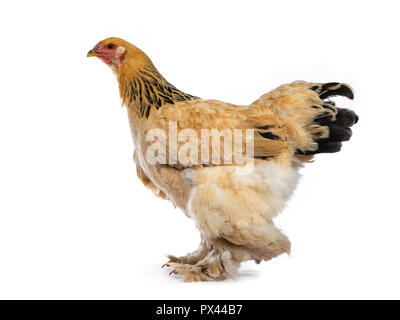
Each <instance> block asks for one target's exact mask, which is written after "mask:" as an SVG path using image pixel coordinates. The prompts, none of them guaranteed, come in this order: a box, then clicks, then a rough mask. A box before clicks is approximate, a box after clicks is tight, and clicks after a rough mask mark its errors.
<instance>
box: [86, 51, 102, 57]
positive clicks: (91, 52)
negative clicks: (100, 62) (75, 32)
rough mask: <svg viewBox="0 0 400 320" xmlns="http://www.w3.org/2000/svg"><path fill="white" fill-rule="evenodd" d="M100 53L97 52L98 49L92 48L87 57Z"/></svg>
mask: <svg viewBox="0 0 400 320" xmlns="http://www.w3.org/2000/svg"><path fill="white" fill-rule="evenodd" d="M98 55H99V54H98V53H97V52H96V50H94V49H92V50H90V51H89V52H88V54H87V57H97V56H98Z"/></svg>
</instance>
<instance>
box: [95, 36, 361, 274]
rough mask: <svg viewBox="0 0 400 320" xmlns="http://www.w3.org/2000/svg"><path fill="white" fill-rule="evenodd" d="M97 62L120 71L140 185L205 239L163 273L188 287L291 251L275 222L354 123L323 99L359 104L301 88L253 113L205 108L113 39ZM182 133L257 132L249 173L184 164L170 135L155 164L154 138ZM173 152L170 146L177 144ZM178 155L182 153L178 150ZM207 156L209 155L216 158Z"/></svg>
mask: <svg viewBox="0 0 400 320" xmlns="http://www.w3.org/2000/svg"><path fill="white" fill-rule="evenodd" d="M92 55H95V56H98V57H99V58H101V59H102V60H103V61H104V62H105V63H106V64H108V65H109V66H110V67H111V68H112V69H113V71H114V72H115V74H116V76H117V79H118V82H119V88H120V95H121V98H122V101H123V104H124V105H126V106H127V108H128V115H129V122H130V127H131V131H132V137H133V141H134V145H135V152H134V160H135V163H136V167H137V173H138V177H139V178H140V179H141V181H142V182H143V183H144V185H145V186H147V187H148V188H149V189H151V190H152V191H153V192H154V194H155V195H157V196H159V197H162V198H164V199H167V200H170V201H171V202H172V203H173V204H174V205H175V206H177V207H179V208H180V209H182V211H183V212H184V213H185V214H186V215H187V216H188V217H190V218H192V219H193V220H194V221H195V223H196V226H197V227H198V229H199V230H200V233H201V239H202V240H201V244H200V247H199V248H198V249H197V250H196V251H194V252H193V253H191V254H188V255H187V256H183V257H175V256H169V262H167V264H166V266H168V267H170V268H171V269H172V271H171V272H172V273H177V274H180V275H182V276H183V279H184V280H185V281H209V280H221V279H224V278H228V277H235V275H236V273H237V270H238V268H239V265H240V263H241V262H242V261H246V260H255V261H256V262H257V263H259V262H261V261H265V260H269V259H271V258H273V257H276V256H278V255H280V254H282V253H289V251H290V242H289V240H288V238H287V237H286V236H285V235H284V234H283V233H282V232H281V231H280V230H278V229H277V228H276V227H275V226H274V223H273V220H272V219H273V217H274V216H276V215H277V213H279V211H281V210H282V209H283V208H284V206H285V203H286V202H287V200H288V198H289V197H290V195H291V194H292V192H293V190H294V189H295V187H296V185H297V182H298V179H299V175H298V169H299V167H300V166H301V165H302V164H303V163H305V162H309V161H310V160H311V158H312V157H313V155H314V154H316V153H320V152H337V151H339V150H340V147H341V141H346V140H348V139H349V138H350V136H351V130H350V129H349V127H350V126H352V125H353V124H354V123H356V122H357V120H358V117H357V116H356V115H355V114H354V112H352V111H350V110H347V109H339V108H336V106H335V104H334V103H333V102H332V101H326V98H328V97H330V96H333V95H342V96H347V97H348V98H351V99H352V98H353V92H352V90H351V88H350V87H349V86H347V85H345V84H340V83H327V84H315V83H308V82H304V81H296V82H293V83H291V84H287V85H283V86H281V87H279V88H277V89H275V90H273V91H271V92H270V93H268V94H265V95H263V96H262V97H260V98H259V99H258V100H256V101H255V102H253V103H252V104H251V105H249V106H236V105H233V104H229V103H225V102H221V101H216V100H203V99H200V98H197V97H195V96H192V95H189V94H187V93H184V92H181V91H179V90H178V89H176V88H175V87H174V86H173V85H171V84H170V83H168V82H167V81H166V80H165V79H164V78H163V77H162V76H161V75H160V74H159V73H158V71H157V69H156V68H155V67H154V65H153V64H152V62H151V60H150V59H149V58H148V57H147V56H146V55H145V54H144V53H143V52H142V51H141V50H139V49H138V48H136V47H135V46H133V45H131V44H130V43H128V42H126V41H124V40H122V39H118V38H108V39H106V40H103V41H101V42H100V43H99V44H97V45H96V46H95V47H94V49H93V50H91V51H90V52H89V54H88V56H92ZM171 123H173V124H175V128H176V131H177V132H176V134H177V135H179V134H180V133H181V132H182V131H183V130H185V129H191V130H192V131H194V132H195V133H198V136H200V135H201V133H202V130H204V129H207V130H213V129H215V130H224V129H230V130H234V129H239V130H242V131H243V130H250V129H251V130H253V131H254V150H253V152H252V153H251V154H249V153H246V152H244V151H242V150H239V151H236V149H235V151H234V153H235V152H236V153H241V155H242V157H243V158H244V159H246V160H251V161H252V162H251V163H252V164H253V167H252V168H253V169H252V170H250V171H249V172H246V173H245V174H244V173H243V171H242V170H243V168H244V166H245V164H243V163H240V164H239V163H237V162H235V161H233V162H232V163H228V164H226V163H224V161H223V160H224V159H225V158H224V155H225V154H226V151H225V149H224V150H223V151H222V153H221V154H220V159H218V160H221V161H217V163H215V162H213V163H209V162H204V161H201V160H200V161H199V156H195V157H194V158H191V160H192V161H189V162H188V161H182V159H180V158H179V157H177V156H176V155H175V153H174V152H173V151H174V150H175V149H179V148H180V147H183V146H184V145H185V143H186V140H179V139H178V141H177V142H175V141H172V140H173V139H172V138H171V135H166V137H165V139H166V141H165V143H166V145H167V146H168V148H167V151H166V158H168V160H169V162H168V163H160V162H156V163H154V161H153V160H154V159H149V156H148V150H149V148H151V146H152V143H153V142H154V141H149V139H148V135H149V132H151V130H153V129H159V130H162V131H164V132H169V133H171V131H170V130H171ZM173 144H176V145H175V146H174V148H172V149H171V146H172V145H173ZM175 151H176V150H175ZM210 152H211V151H210Z"/></svg>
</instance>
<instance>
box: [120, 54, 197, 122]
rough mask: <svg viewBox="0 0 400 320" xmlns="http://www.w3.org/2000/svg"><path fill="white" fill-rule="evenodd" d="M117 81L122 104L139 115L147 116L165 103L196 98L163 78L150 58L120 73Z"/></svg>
mask: <svg viewBox="0 0 400 320" xmlns="http://www.w3.org/2000/svg"><path fill="white" fill-rule="evenodd" d="M118 81H119V85H120V95H121V98H122V101H123V104H124V105H126V106H127V107H128V108H133V109H134V110H136V111H137V112H138V113H139V115H140V116H141V117H143V116H145V117H146V118H148V117H149V115H150V113H151V111H152V110H158V109H159V108H161V107H162V106H163V105H165V104H175V103H177V102H180V101H190V100H194V99H198V98H197V97H195V96H192V95H190V94H187V93H184V92H182V91H180V90H178V89H177V88H175V87H174V86H173V85H172V84H170V83H169V82H168V81H167V80H165V79H164V77H163V76H162V75H161V74H160V73H159V72H158V70H157V69H156V68H155V67H154V65H153V64H152V63H151V61H150V59H148V61H146V63H143V64H142V65H141V66H140V67H137V66H135V68H132V67H131V68H130V72H129V71H128V72H123V73H120V74H119V75H118Z"/></svg>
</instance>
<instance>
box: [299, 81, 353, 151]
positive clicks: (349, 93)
mask: <svg viewBox="0 0 400 320" xmlns="http://www.w3.org/2000/svg"><path fill="white" fill-rule="evenodd" d="M310 90H313V91H315V92H316V93H317V94H318V95H319V98H320V99H322V100H323V104H322V105H321V106H315V108H321V107H322V108H323V109H322V112H321V113H319V114H318V116H317V117H316V118H315V119H313V121H312V123H311V124H309V125H308V126H307V130H308V131H309V132H311V133H312V136H313V140H314V141H315V142H316V143H317V144H318V148H317V149H315V150H312V151H311V150H307V151H304V150H303V151H302V150H297V153H298V154H305V155H314V154H318V153H334V152H338V151H340V149H341V147H342V142H343V141H348V140H350V138H351V135H352V131H351V129H350V127H351V126H353V125H354V124H356V123H357V122H358V116H357V115H356V114H355V112H354V111H352V110H349V109H344V108H337V107H336V106H335V103H334V102H333V101H326V100H325V99H326V98H329V97H331V96H344V97H347V98H349V99H353V98H354V94H353V90H352V89H351V87H350V86H348V85H346V84H343V83H338V82H330V83H324V84H317V85H314V86H312V87H311V88H310Z"/></svg>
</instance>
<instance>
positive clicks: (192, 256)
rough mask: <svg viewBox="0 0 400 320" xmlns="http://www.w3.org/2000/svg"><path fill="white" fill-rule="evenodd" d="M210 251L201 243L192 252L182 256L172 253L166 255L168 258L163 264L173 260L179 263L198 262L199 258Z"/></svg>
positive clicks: (202, 257)
mask: <svg viewBox="0 0 400 320" xmlns="http://www.w3.org/2000/svg"><path fill="white" fill-rule="evenodd" d="M209 252H210V250H209V249H207V247H206V246H205V245H204V244H203V243H201V244H200V247H199V248H198V249H197V250H196V251H194V252H192V253H189V254H187V255H186V256H182V257H175V256H173V255H168V256H167V258H168V259H169V261H168V262H167V263H166V264H164V265H163V267H164V266H167V265H168V264H170V263H172V262H175V263H181V264H196V263H197V262H199V261H200V260H202V259H204V257H205V256H206V255H207V254H208V253H209Z"/></svg>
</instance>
